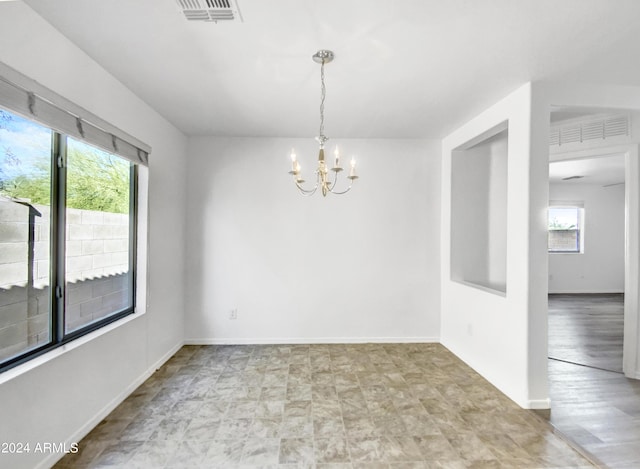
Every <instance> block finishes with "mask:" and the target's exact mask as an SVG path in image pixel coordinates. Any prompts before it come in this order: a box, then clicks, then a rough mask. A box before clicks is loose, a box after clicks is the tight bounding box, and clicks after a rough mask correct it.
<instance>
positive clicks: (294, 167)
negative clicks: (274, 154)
mask: <svg viewBox="0 0 640 469" xmlns="http://www.w3.org/2000/svg"><path fill="white" fill-rule="evenodd" d="M296 164H297V161H296V152H295V151H294V149H293V148H292V149H291V170H292V171H293V172H295V171H297V170H296Z"/></svg>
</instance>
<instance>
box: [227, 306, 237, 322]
mask: <svg viewBox="0 0 640 469" xmlns="http://www.w3.org/2000/svg"><path fill="white" fill-rule="evenodd" d="M229 319H238V310H237V309H235V308H234V309H232V310H231V311H229Z"/></svg>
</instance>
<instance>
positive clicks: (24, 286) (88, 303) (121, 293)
mask: <svg viewBox="0 0 640 469" xmlns="http://www.w3.org/2000/svg"><path fill="white" fill-rule="evenodd" d="M128 237H129V216H128V215H126V214H116V213H105V212H96V211H89V210H79V209H68V210H67V234H66V238H67V242H66V275H67V288H66V304H67V311H66V317H67V331H71V330H75V329H77V328H79V327H81V326H84V325H86V324H88V323H90V322H93V321H95V320H98V319H100V318H103V317H105V316H107V315H109V314H110V313H112V312H114V311H119V310H121V309H123V308H125V307H126V306H127V305H128V302H129V289H128V271H129V252H128V248H129V241H128ZM49 253H50V211H49V207H47V206H43V205H30V204H28V203H20V202H15V201H12V200H9V199H6V198H0V360H1V359H6V358H8V357H10V356H13V355H15V354H17V353H20V352H22V351H24V350H26V349H30V348H34V347H37V346H38V345H41V344H44V343H46V342H47V341H48V340H49V320H50V319H49V317H50V314H49V311H50V301H51V300H50V292H49V268H50V266H49V257H50V256H49Z"/></svg>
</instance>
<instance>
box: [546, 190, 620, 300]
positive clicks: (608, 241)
mask: <svg viewBox="0 0 640 469" xmlns="http://www.w3.org/2000/svg"><path fill="white" fill-rule="evenodd" d="M624 189H625V188H624V185H618V186H611V187H602V186H601V185H594V184H576V183H573V184H572V183H557V184H550V185H549V199H550V200H554V201H582V202H584V211H585V217H584V231H583V233H582V235H583V236H584V253H582V254H566V253H550V254H549V293H622V292H624V226H625V225H624V216H625V213H624Z"/></svg>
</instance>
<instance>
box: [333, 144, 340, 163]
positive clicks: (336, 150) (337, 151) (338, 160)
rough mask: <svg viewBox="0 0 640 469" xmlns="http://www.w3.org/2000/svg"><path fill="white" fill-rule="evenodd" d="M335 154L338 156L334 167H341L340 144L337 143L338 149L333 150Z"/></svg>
mask: <svg viewBox="0 0 640 469" xmlns="http://www.w3.org/2000/svg"><path fill="white" fill-rule="evenodd" d="M333 154H334V155H335V157H336V161H335V165H334V166H333V167H334V168H339V167H340V151H339V150H338V145H336V149H335V151H334V152H333Z"/></svg>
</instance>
